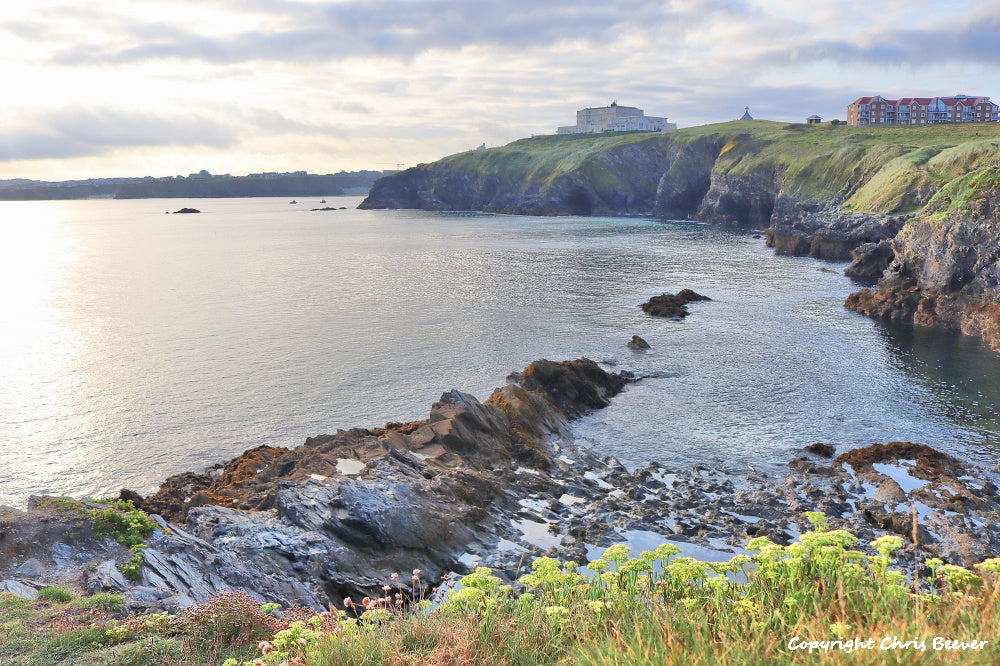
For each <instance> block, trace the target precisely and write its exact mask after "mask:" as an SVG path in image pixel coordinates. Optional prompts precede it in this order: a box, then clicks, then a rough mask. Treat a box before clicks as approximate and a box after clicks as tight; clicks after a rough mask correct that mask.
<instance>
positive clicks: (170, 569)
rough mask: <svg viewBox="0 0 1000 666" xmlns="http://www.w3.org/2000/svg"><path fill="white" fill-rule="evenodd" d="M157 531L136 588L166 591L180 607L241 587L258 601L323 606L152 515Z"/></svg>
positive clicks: (290, 583)
mask: <svg viewBox="0 0 1000 666" xmlns="http://www.w3.org/2000/svg"><path fill="white" fill-rule="evenodd" d="M153 518H154V520H157V521H158V522H159V524H160V528H161V530H160V531H159V532H157V533H156V534H154V535H153V537H152V538H151V539H149V541H148V542H147V548H146V550H144V551H143V566H142V569H141V573H142V576H141V578H140V579H139V585H142V586H145V587H152V588H162V589H165V590H169V591H170V592H171V593H172V594H174V595H177V596H178V597H179V598H180V602H179V603H181V605H184V604H185V603H186V600H187V599H190V600H191V601H192V603H201V602H203V601H207V600H209V599H211V598H213V597H215V596H218V595H219V594H220V593H223V592H231V591H235V590H238V589H244V590H246V591H247V592H249V593H250V594H252V595H254V596H256V597H258V598H259V599H260V600H261V601H262V602H265V601H266V602H276V603H281V604H285V605H287V604H290V603H291V602H292V601H293V600H295V601H298V602H299V603H300V604H302V605H304V606H310V607H313V608H322V607H323V606H324V604H323V603H322V602H321V601H320V600H319V598H318V597H317V596H316V595H315V594H314V593H313V592H312V591H311V590H310V589H309V588H308V587H307V586H306V585H303V584H302V583H301V582H299V581H298V580H289V579H286V578H282V577H280V576H275V575H272V574H271V573H270V572H267V571H262V570H261V569H259V568H258V567H256V566H255V565H254V564H253V563H252V562H248V561H244V560H241V559H240V558H238V557H236V556H234V555H233V554H232V553H229V552H226V551H223V550H220V549H219V548H217V547H215V546H213V545H212V544H210V543H208V542H206V541H204V540H202V539H199V538H197V537H196V536H194V535H192V534H190V533H188V532H187V531H186V530H183V529H181V528H180V527H178V526H176V525H168V524H167V523H166V522H165V521H163V519H162V518H159V516H154V517H153Z"/></svg>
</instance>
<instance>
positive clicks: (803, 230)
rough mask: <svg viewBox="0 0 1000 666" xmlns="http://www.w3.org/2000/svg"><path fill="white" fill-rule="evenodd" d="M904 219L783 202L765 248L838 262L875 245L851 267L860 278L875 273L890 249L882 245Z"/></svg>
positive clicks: (825, 205)
mask: <svg viewBox="0 0 1000 666" xmlns="http://www.w3.org/2000/svg"><path fill="white" fill-rule="evenodd" d="M907 219H908V218H907V216H905V215H875V214H858V213H847V212H844V211H841V210H840V209H839V208H838V207H837V205H836V204H835V203H822V204H821V203H818V202H803V201H798V200H794V199H782V200H781V201H780V204H779V206H778V207H777V209H776V210H775V212H774V216H773V218H772V219H771V220H770V226H769V227H768V228H767V229H765V230H764V235H765V238H766V244H767V246H768V247H773V248H774V250H775V252H777V253H778V254H790V255H792V256H808V257H813V258H816V259H832V260H837V261H843V260H848V259H852V258H854V252H855V251H857V250H858V249H859V248H861V247H862V246H866V245H868V244H874V247H873V248H870V249H868V250H867V251H862V254H861V255H860V258H858V259H856V263H857V264H858V265H857V266H856V267H854V268H852V271H853V272H855V273H857V274H858V275H859V276H860V275H862V274H865V273H864V271H867V272H868V273H871V272H872V271H875V270H877V265H878V262H879V261H881V260H882V259H884V258H885V255H886V252H887V251H888V247H890V246H887V245H882V243H889V242H891V240H892V239H893V238H894V237H895V236H896V234H897V233H899V230H900V229H901V228H902V227H903V225H904V224H905V223H906V220H907ZM889 259H890V260H891V257H890V258H889ZM885 265H886V266H887V265H888V261H886V262H885ZM883 270H884V267H883ZM879 275H881V273H879ZM876 279H877V276H876Z"/></svg>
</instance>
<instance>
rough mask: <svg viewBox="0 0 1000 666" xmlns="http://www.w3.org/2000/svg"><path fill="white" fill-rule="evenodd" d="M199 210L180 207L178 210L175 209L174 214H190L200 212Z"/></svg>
mask: <svg viewBox="0 0 1000 666" xmlns="http://www.w3.org/2000/svg"><path fill="white" fill-rule="evenodd" d="M200 212H201V211H200V210H198V209H197V208H181V209H180V210H175V211H174V215H190V214H192V213H200Z"/></svg>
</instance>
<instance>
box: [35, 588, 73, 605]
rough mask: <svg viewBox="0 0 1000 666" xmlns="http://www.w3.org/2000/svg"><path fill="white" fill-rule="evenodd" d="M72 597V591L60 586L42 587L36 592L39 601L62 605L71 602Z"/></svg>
mask: <svg viewBox="0 0 1000 666" xmlns="http://www.w3.org/2000/svg"><path fill="white" fill-rule="evenodd" d="M74 596H76V595H74V594H73V591H72V590H70V589H69V588H67V587H63V586H62V585H53V586H51V587H43V588H42V589H40V590H38V599H39V600H40V601H56V602H60V603H64V602H67V601H72V600H73V597H74Z"/></svg>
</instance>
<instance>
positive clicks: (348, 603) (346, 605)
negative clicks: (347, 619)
mask: <svg viewBox="0 0 1000 666" xmlns="http://www.w3.org/2000/svg"><path fill="white" fill-rule="evenodd" d="M353 605H354V602H353V601H351V598H350V597H347V598H346V599H344V608H350V607H351V606H353Z"/></svg>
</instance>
